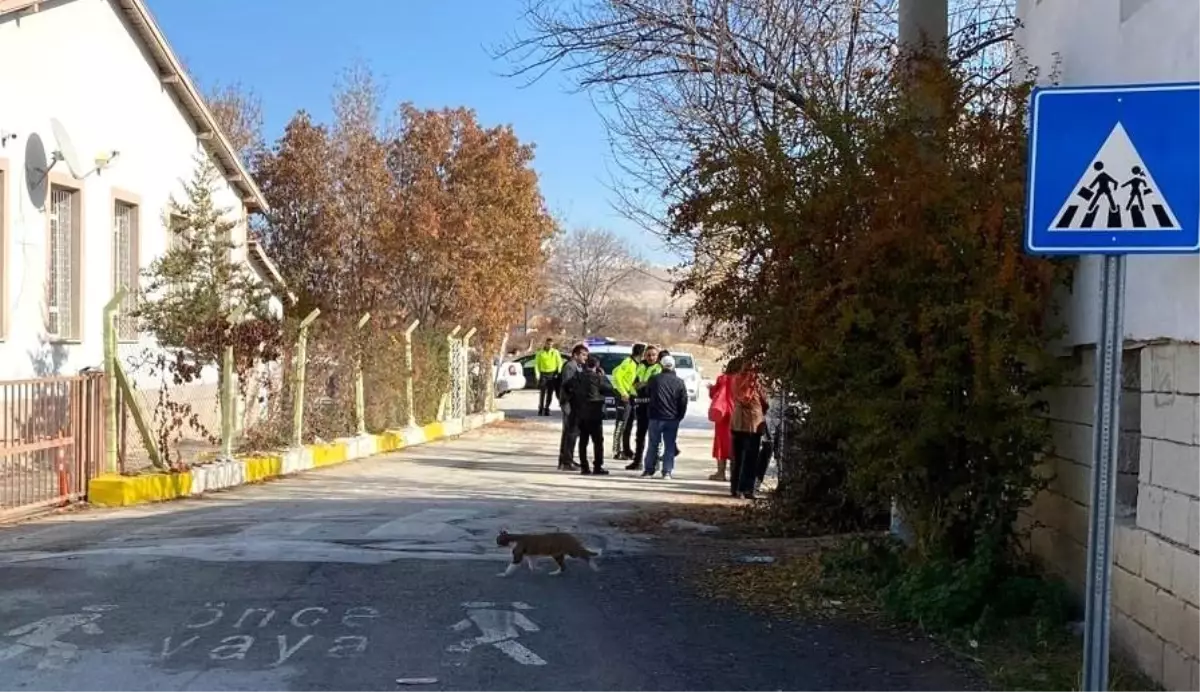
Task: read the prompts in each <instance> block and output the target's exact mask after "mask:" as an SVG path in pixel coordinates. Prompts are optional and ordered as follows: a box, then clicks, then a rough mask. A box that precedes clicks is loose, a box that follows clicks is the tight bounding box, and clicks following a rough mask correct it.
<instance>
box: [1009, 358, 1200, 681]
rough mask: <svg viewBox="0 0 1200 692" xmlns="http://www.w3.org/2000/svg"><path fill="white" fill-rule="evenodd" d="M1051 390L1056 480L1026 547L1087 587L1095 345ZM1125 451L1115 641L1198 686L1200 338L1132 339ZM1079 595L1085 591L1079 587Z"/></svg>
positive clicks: (1155, 673)
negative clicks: (1062, 382) (1057, 387)
mask: <svg viewBox="0 0 1200 692" xmlns="http://www.w3.org/2000/svg"><path fill="white" fill-rule="evenodd" d="M1071 358H1072V363H1071V364H1072V366H1073V372H1072V378H1071V382H1070V384H1069V386H1066V387H1063V388H1062V389H1060V390H1058V391H1056V392H1055V393H1054V395H1053V396H1052V397H1051V402H1050V415H1051V418H1052V419H1053V422H1054V439H1055V456H1054V457H1053V458H1051V459H1049V460H1048V461H1047V464H1046V468H1045V470H1046V471H1047V473H1049V474H1051V476H1052V478H1053V480H1052V481H1051V484H1050V488H1049V489H1048V490H1047V491H1046V492H1044V493H1042V494H1041V495H1040V496H1039V497H1038V498H1037V500H1036V501H1035V502H1034V504H1033V506H1032V507H1031V508H1030V512H1029V514H1028V517H1027V519H1028V520H1030V521H1028V526H1029V527H1030V528H1031V534H1030V548H1031V549H1032V550H1033V551H1034V553H1036V554H1037V555H1039V556H1040V557H1042V558H1043V559H1044V560H1045V562H1046V564H1047V566H1048V567H1049V568H1051V569H1053V570H1055V571H1057V572H1058V573H1060V574H1061V575H1062V576H1063V577H1065V578H1066V579H1067V580H1068V581H1069V582H1070V583H1071V584H1072V586H1073V587H1074V588H1075V589H1076V590H1077V591H1078V592H1079V593H1080V594H1082V588H1083V585H1084V581H1085V578H1086V572H1087V566H1086V554H1087V527H1088V505H1089V501H1090V483H1091V479H1090V474H1091V465H1092V420H1093V416H1094V406H1095V388H1094V381H1095V372H1094V368H1095V349H1094V348H1092V347H1085V348H1079V349H1076V351H1075V353H1074V354H1073V355H1072V357H1071ZM1123 364H1124V377H1123V383H1122V388H1123V395H1122V402H1121V443H1120V447H1119V451H1118V457H1119V461H1118V478H1117V505H1118V507H1117V529H1116V535H1115V552H1116V565H1115V566H1114V568H1113V609H1114V611H1113V615H1112V636H1113V648H1114V650H1115V651H1118V652H1122V653H1124V654H1125V655H1127V656H1129V657H1130V658H1132V659H1133V660H1134V661H1136V662H1137V664H1138V665H1139V667H1141V669H1142V670H1143V671H1144V672H1145V673H1146V674H1148V675H1150V676H1151V677H1153V678H1154V679H1155V680H1158V681H1160V682H1161V683H1162V684H1163V685H1164V686H1165V687H1166V688H1167V689H1168V690H1196V689H1200V672H1198V664H1197V659H1198V658H1200V611H1198V610H1197V606H1198V605H1200V597H1198V595H1197V590H1198V583H1200V344H1194V343H1180V342H1173V341H1165V342H1151V343H1135V344H1127V345H1126V351H1125V357H1124V359H1123ZM1081 598H1082V596H1081Z"/></svg>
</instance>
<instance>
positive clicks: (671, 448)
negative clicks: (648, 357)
mask: <svg viewBox="0 0 1200 692" xmlns="http://www.w3.org/2000/svg"><path fill="white" fill-rule="evenodd" d="M658 364H659V365H661V366H662V372H661V373H659V374H658V375H655V376H654V377H651V378H650V381H649V382H647V383H646V398H647V399H648V400H649V401H648V402H647V404H646V408H647V412H648V413H649V415H650V444H649V445H647V446H646V459H645V461H644V462H643V464H644V466H645V469H646V470H645V471H643V472H642V476H643V477H649V476H653V475H654V471H655V468H656V467H657V466H658V455H657V454H656V452H657V451H658V448H659V444H660V443H661V444H662V449H663V460H662V462H663V468H662V477H663V478H665V479H667V480H670V479H671V472H672V471H674V470H675V441H676V440H677V439H678V437H679V422H680V421H682V420H683V417H684V416H685V415H686V414H687V405H688V393H687V385H685V384H684V383H683V380H681V379H680V378H679V375H676V374H675V359H674V358H672V357H671V356H665V357H663V358H660V359H659V361H658Z"/></svg>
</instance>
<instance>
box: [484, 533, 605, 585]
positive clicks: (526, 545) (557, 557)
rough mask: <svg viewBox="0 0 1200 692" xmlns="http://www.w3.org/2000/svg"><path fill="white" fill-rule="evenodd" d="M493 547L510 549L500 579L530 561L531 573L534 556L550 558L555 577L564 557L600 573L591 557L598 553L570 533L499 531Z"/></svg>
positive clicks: (565, 563) (598, 554) (561, 571)
mask: <svg viewBox="0 0 1200 692" xmlns="http://www.w3.org/2000/svg"><path fill="white" fill-rule="evenodd" d="M496 545H499V546H508V545H511V546H512V547H513V556H512V562H511V563H509V565H508V568H507V569H505V570H504V571H503V572H502V573H501V574H500V575H499V576H501V577H507V576H509V575H511V574H512V573H513V572H516V571H517V569H518V568H520V567H521V563H522V562H524V561H525V560H526V559H528V560H529V571H530V572H532V571H534V570H533V560H534V558H537V557H552V558H554V561H555V562H557V563H558V569H556V570H554V571H553V572H551V573H550V576H552V577H553V576H557V575H559V574H562V573H563V570H565V569H566V568H567V561H566V558H567V557H573V558H575V559H576V560H583V561H584V562H586V563H588V566H589V567H591V568H592V569H593V570H594V571H599V568H598V567H596V563H595V562H593V561H592V558H594V557H599V556H600V551H594V550H588V549H587V548H585V547H584V546H583V544H582V543H580V542H579V539H578V538H575V537H574V536H572V535H571V534H569V533H509V532H508V531H501V532H500V534H499V535H498V536H496Z"/></svg>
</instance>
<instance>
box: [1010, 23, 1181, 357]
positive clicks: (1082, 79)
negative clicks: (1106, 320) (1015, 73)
mask: <svg viewBox="0 0 1200 692" xmlns="http://www.w3.org/2000/svg"><path fill="white" fill-rule="evenodd" d="M1017 14H1018V17H1019V18H1020V19H1021V21H1022V23H1023V28H1022V29H1021V30H1020V32H1019V34H1018V41H1019V43H1020V44H1021V46H1022V48H1023V50H1024V52H1025V57H1026V59H1027V60H1029V62H1030V63H1031V64H1032V65H1033V66H1035V67H1037V68H1038V69H1039V71H1040V74H1041V76H1042V79H1043V80H1044V81H1048V80H1049V78H1050V76H1051V73H1052V72H1054V71H1057V72H1058V73H1059V74H1058V82H1059V83H1061V84H1064V85H1074V84H1097V85H1103V84H1132V83H1149V82H1195V81H1198V80H1200V2H1197V0H1018V3H1017ZM1198 194H1200V191H1198ZM1190 203H1191V204H1195V203H1196V202H1195V200H1191V201H1190ZM1099 264H1100V263H1099V260H1098V259H1097V258H1095V257H1087V258H1084V259H1083V260H1082V261H1081V262H1080V263H1079V270H1078V271H1077V273H1076V277H1075V285H1074V287H1073V290H1072V292H1071V295H1070V298H1069V300H1068V302H1067V305H1066V319H1067V326H1068V331H1069V333H1068V342H1069V344H1068V345H1079V344H1088V343H1095V341H1096V337H1097V335H1098V333H1099V330H1100V319H1099V300H1100V298H1099V290H1100V289H1099V286H1100V281H1099V277H1100V275H1099ZM1126 267H1127V270H1126V271H1127V275H1126V289H1127V293H1126V310H1125V337H1126V338H1127V339H1132V340H1149V339H1158V338H1169V339H1175V340H1178V341H1190V342H1197V341H1200V256H1196V255H1190V256H1174V257H1143V256H1138V257H1130V258H1129V259H1128V261H1127V263H1126Z"/></svg>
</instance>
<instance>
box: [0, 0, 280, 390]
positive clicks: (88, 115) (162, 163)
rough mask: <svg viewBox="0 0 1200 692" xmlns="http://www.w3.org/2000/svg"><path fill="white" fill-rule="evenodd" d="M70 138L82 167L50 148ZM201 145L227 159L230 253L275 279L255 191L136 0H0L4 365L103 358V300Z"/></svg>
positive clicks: (160, 243) (135, 259)
mask: <svg viewBox="0 0 1200 692" xmlns="http://www.w3.org/2000/svg"><path fill="white" fill-rule="evenodd" d="M52 118H53V119H56V120H57V121H59V122H61V123H62V125H63V127H64V129H65V130H66V132H67V134H68V136H67V139H68V140H69V141H70V144H68V143H65V142H62V141H59V140H60V137H61V135H56V133H55V132H54V131H53V129H52V126H51V119H52ZM71 147H73V148H74V150H75V152H76V154H77V156H76V157H75V158H77V159H78V162H77V163H78V165H79V166H80V167H82V168H84V169H86V170H85V171H76V173H77V174H79V175H80V177H79V178H76V177H75V176H73V175H72V172H71V170H70V167H69V166H68V164H67V163H66V162H65V161H57V162H55V158H56V156H55V152H57V151H66V150H67V149H68V148H71ZM197 152H206V153H207V155H208V156H210V157H211V160H213V161H214V162H215V163H216V165H217V166H218V168H219V170H220V171H221V173H222V174H223V180H222V181H221V183H220V186H219V189H218V190H217V202H218V204H219V205H220V206H222V207H226V208H228V209H230V213H231V214H233V215H236V218H237V219H238V220H239V224H238V226H237V228H236V229H235V231H234V233H233V240H234V242H235V243H236V244H237V245H238V249H237V250H235V251H234V252H235V255H236V256H237V258H238V259H241V260H245V261H248V262H249V264H250V266H251V267H252V268H253V270H254V271H255V273H256V275H257V276H259V277H260V278H261V279H262V280H264V281H265V282H268V283H271V284H272V285H276V286H281V285H282V284H281V281H280V279H279V274H278V272H277V271H276V270H275V268H274V267H273V266H272V265H271V263H270V261H269V260H268V259H267V257H266V255H265V254H263V252H262V251H261V249H260V248H259V247H258V245H257V244H256V243H254V242H253V241H252V240H251V239H249V238H248V237H247V224H246V217H247V214H248V213H251V212H254V211H257V210H262V209H264V208H265V206H266V203H265V201H264V200H263V196H262V193H261V192H260V191H259V189H258V187H257V186H256V185H255V183H254V181H253V180H252V179H251V178H250V176H249V174H248V173H247V171H246V169H245V167H244V166H243V165H242V163H241V162H240V161H239V160H238V156H237V154H236V153H235V150H234V149H233V148H232V146H231V145H230V143H229V141H228V139H227V138H226V137H225V135H224V134H222V133H221V131H220V129H219V128H218V127H217V125H216V122H215V121H214V119H213V116H212V113H211V112H210V111H209V110H208V108H207V107H206V106H205V105H204V103H203V101H202V100H201V98H200V95H199V93H198V92H197V90H196V88H195V86H194V85H193V84H192V82H191V80H190V79H189V78H188V76H187V74H186V73H185V72H184V70H183V67H182V65H181V64H180V62H179V60H178V59H177V58H176V57H175V55H174V54H173V53H172V52H171V48H170V46H168V45H167V42H166V39H165V38H164V37H163V34H162V32H161V31H160V30H159V28H158V27H157V26H156V25H155V23H154V20H153V18H152V17H151V16H150V14H149V12H148V10H147V9H146V7H145V5H144V4H143V2H142V0H54V1H48V0H47V1H42V2H38V1H36V0H0V379H17V378H28V377H34V376H42V375H49V374H73V373H75V372H76V371H78V370H79V369H80V368H84V367H87V366H99V365H100V364H101V363H102V352H103V350H102V337H101V335H102V330H103V319H102V309H103V307H104V305H105V303H106V302H108V301H109V299H110V298H111V297H112V295H113V293H114V291H115V287H116V286H117V285H118V284H124V285H132V284H134V283H135V282H136V281H137V279H138V272H139V270H140V269H141V268H145V267H147V266H148V265H149V264H150V262H151V261H153V259H154V258H155V257H156V256H158V255H160V254H161V253H162V252H163V251H164V250H165V248H166V247H167V244H168V242H169V237H168V232H167V230H166V228H165V222H164V215H165V212H166V210H167V209H168V200H169V199H170V197H171V196H172V195H175V197H176V199H180V200H184V199H186V198H185V197H184V196H183V195H182V184H181V181H183V180H187V179H189V178H190V177H191V176H192V174H193V171H194V169H195V163H196V162H195V156H196V154H197ZM106 158H107V159H108V162H107V164H105V165H99V164H101V163H103V162H104V160H105V159H106ZM49 163H53V165H49V166H48V164H49ZM47 168H49V170H48V171H47V170H46V169H47ZM97 168H100V169H101V170H96V169H97ZM85 173H86V174H85ZM276 307H277V308H278V307H279V306H278V305H277V306H276ZM121 341H122V347H121V350H122V352H124V353H129V352H132V351H134V350H136V349H137V348H138V347H140V346H149V345H150V344H148V343H147V342H146V340H145V339H144V337H139V335H138V334H137V333H136V332H135V331H129V330H126V329H123V330H122V333H121Z"/></svg>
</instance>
